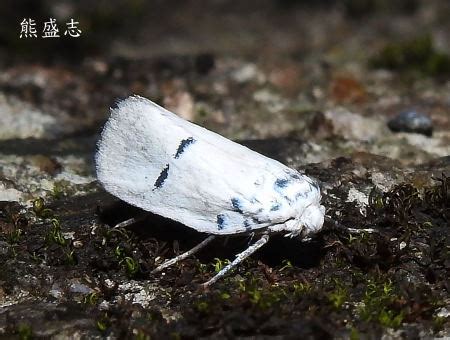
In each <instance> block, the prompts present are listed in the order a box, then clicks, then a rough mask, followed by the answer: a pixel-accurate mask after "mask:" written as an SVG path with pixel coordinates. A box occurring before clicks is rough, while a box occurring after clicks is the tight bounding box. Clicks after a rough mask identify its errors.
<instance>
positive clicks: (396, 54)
mask: <svg viewBox="0 0 450 340" xmlns="http://www.w3.org/2000/svg"><path fill="white" fill-rule="evenodd" d="M369 64H370V66H372V67H374V68H387V69H390V70H396V71H402V72H414V73H419V74H422V75H424V76H433V77H434V76H443V75H449V74H450V56H448V55H447V54H444V53H441V52H439V51H436V49H435V48H434V46H433V40H432V38H431V36H430V35H428V34H427V35H423V36H420V37H416V38H414V39H412V40H409V41H405V42H398V43H390V44H388V45H386V46H385V47H384V48H383V49H382V50H381V51H380V52H379V53H378V54H377V55H376V56H374V57H373V58H371V59H370V61H369Z"/></svg>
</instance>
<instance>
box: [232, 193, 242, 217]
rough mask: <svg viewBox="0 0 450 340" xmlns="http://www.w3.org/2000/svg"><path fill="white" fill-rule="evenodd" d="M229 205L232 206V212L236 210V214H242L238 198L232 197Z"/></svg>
mask: <svg viewBox="0 0 450 340" xmlns="http://www.w3.org/2000/svg"><path fill="white" fill-rule="evenodd" d="M231 205H232V206H233V208H234V210H236V211H237V212H239V213H241V214H242V213H243V210H242V202H241V200H240V199H239V198H237V197H233V198H232V199H231Z"/></svg>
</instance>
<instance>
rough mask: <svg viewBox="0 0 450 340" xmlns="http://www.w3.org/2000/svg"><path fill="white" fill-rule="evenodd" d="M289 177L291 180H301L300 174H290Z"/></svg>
mask: <svg viewBox="0 0 450 340" xmlns="http://www.w3.org/2000/svg"><path fill="white" fill-rule="evenodd" d="M290 176H291V178H293V179H301V176H300V174H296V173H291V174H290Z"/></svg>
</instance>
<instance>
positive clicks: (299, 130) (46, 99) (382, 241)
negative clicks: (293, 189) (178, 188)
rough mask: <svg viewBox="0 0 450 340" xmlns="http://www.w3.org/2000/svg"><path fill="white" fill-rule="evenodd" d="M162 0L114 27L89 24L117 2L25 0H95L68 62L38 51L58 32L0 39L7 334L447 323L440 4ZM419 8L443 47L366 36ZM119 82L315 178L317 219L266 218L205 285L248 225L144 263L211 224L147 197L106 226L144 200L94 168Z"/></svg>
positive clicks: (1, 249) (242, 331)
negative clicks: (227, 268) (321, 211)
mask: <svg viewBox="0 0 450 340" xmlns="http://www.w3.org/2000/svg"><path fill="white" fill-rule="evenodd" d="M167 3H168V4H166V2H164V5H158V6H160V7H158V8H152V11H148V10H147V9H146V8H140V7H139V6H145V5H144V4H138V3H134V5H133V6H137V7H133V10H132V11H131V12H132V13H135V15H136V13H140V15H142V16H143V17H142V18H141V17H140V18H141V19H142V20H141V21H139V20H138V18H137V17H133V18H135V19H136V20H138V21H139V24H137V25H136V26H137V28H136V27H134V25H133V24H132V23H133V22H134V21H133V20H129V21H127V23H128V24H129V25H128V24H127V25H128V26H129V27H127V30H128V31H126V34H125V37H124V36H121V35H117V36H113V35H112V34H111V32H109V31H108V30H106V31H102V25H101V23H105V21H107V22H109V21H108V20H111V21H110V22H109V24H106V27H111V24H112V23H117V22H121V21H122V19H120V20H118V21H116V20H114V16H117V18H122V17H123V15H125V14H127V15H129V14H130V13H128V8H126V7H125V8H119V9H114V8H112V10H111V12H110V15H111V17H109V19H108V18H106V17H104V16H102V15H99V13H100V12H98V8H97V7H96V6H97V5H96V4H93V3H92V2H84V1H82V2H80V4H78V5H73V6H74V7H75V8H72V7H71V6H72V5H71V6H69V7H67V8H61V7H58V6H56V5H55V7H53V6H52V5H49V4H47V5H48V6H46V7H45V10H44V9H43V8H40V7H39V6H37V7H38V8H35V10H36V11H38V12H39V11H43V12H44V17H45V16H49V15H53V14H55V15H56V14H57V13H61V11H63V12H64V11H66V12H68V13H72V14H74V13H75V12H74V11H75V9H76V8H77V7H76V6H80V8H81V9H83V8H84V9H86V8H89V10H90V11H89V13H91V14H90V16H86V17H83V20H86V22H88V23H90V24H91V25H93V27H98V31H96V32H90V34H91V35H90V37H95V39H97V40H94V41H90V40H89V39H91V38H88V37H87V38H86V39H85V40H79V41H78V43H73V45H69V47H70V48H71V50H70V51H71V53H73V55H70V56H65V58H66V59H63V60H67V61H66V62H61V60H59V59H55V60H51V59H50V61H51V62H49V59H48V58H51V57H52V56H53V55H54V54H55V53H54V51H55V50H57V48H55V47H56V46H59V45H51V46H52V47H51V48H49V47H48V46H47V45H42V48H36V49H34V50H33V48H32V47H31V46H32V44H33V42H30V41H28V42H26V41H21V43H22V44H25V45H22V46H28V47H25V49H26V50H27V51H28V54H29V55H28V56H23V55H21V54H20V50H21V49H20V48H18V51H17V54H14V53H11V51H12V47H11V49H10V50H7V52H5V51H3V50H2V49H1V48H0V54H2V55H8V56H9V57H8V58H4V59H2V61H1V64H0V337H5V338H11V337H15V338H23V339H27V338H31V337H38V338H39V337H42V338H110V339H121V338H139V339H147V338H170V337H172V338H202V337H203V338H238V337H241V338H243V337H254V338H272V337H273V338H281V337H287V338H289V337H292V338H303V337H308V338H317V339H322V338H332V337H334V338H353V339H355V338H385V339H387V338H389V339H390V338H398V339H404V338H412V337H416V338H417V337H418V338H424V339H428V338H432V337H438V338H439V337H448V336H450V317H449V313H448V311H449V310H450V295H449V292H450V285H449V281H448V277H449V270H450V255H449V252H448V246H449V244H450V232H449V231H450V230H449V220H450V206H449V204H450V156H449V155H450V143H449V141H450V119H449V117H450V115H449V111H450V101H449V96H448V93H449V90H450V81H449V78H448V73H445V72H446V71H445V70H446V68H445V67H446V66H445V65H446V64H445V62H446V59H445V56H446V55H445V53H444V52H445V51H446V50H447V51H448V50H449V48H448V46H445V44H446V42H448V41H450V39H449V37H448V36H447V35H448V34H449V32H450V27H449V22H448V20H443V19H442V16H441V15H440V13H445V10H446V9H448V4H447V2H446V1H434V2H427V1H423V2H421V1H418V2H417V6H416V7H415V8H412V9H411V8H410V7H407V6H406V5H404V7H401V3H403V2H402V1H398V2H395V5H392V6H394V7H393V8H392V9H391V10H392V11H393V12H392V13H391V15H388V16H387V15H386V13H385V12H383V11H384V9H383V6H381V7H382V8H381V9H377V8H373V6H375V7H376V5H374V4H375V3H377V2H367V3H371V4H372V5H370V6H369V5H368V4H366V6H369V7H370V8H366V7H364V6H362V7H361V6H356V5H354V4H353V3H354V2H352V1H348V2H345V3H346V4H345V5H342V4H341V5H336V4H334V5H330V4H329V3H328V2H326V3H327V4H325V3H324V4H319V5H313V4H310V5H308V6H304V5H302V4H297V3H296V2H293V1H275V2H269V1H262V2H257V3H253V2H249V3H246V4H243V3H241V2H229V3H228V2H225V3H227V4H228V5H227V6H225V5H224V4H223V2H211V3H208V4H207V5H206V4H203V5H202V6H201V8H200V7H196V6H198V5H192V7H189V6H187V5H186V4H181V3H178V4H177V5H176V6H175V7H174V5H173V4H171V3H170V2H167ZM352 4H353V5H352ZM128 5H129V6H132V5H130V4H128ZM0 6H2V5H0ZM155 6H156V5H155ZM371 6H372V7H371ZM406 7H407V8H406ZM174 8H176V9H178V10H179V11H180V12H178V11H175V10H174ZM5 11H6V9H5ZM46 11H49V12H46ZM203 11H204V12H205V13H210V14H212V16H211V17H212V18H215V19H214V20H211V19H208V18H207V17H204V18H203V19H204V20H199V18H198V13H200V12H201V13H203ZM409 11H413V13H412V14H411V13H410V12H409ZM38 12H36V13H38ZM5 13H7V12H5ZM143 13H151V14H145V15H144V14H143ZM155 13H156V14H155ZM218 13H219V14H220V15H218ZM355 13H356V14H355ZM369 14H370V19H371V20H365V21H364V23H365V26H364V29H361V17H360V16H363V17H364V16H365V15H369ZM74 15H75V14H74ZM355 15H356V17H355ZM149 16H150V17H149ZM8 17H9V16H6V17H5V20H9V19H8ZM11 17H12V16H11ZM180 18H183V20H181V19H180ZM445 18H446V17H445V16H444V19H445ZM96 20H98V21H99V22H98V23H97V22H96ZM180 20H181V21H180ZM424 22H426V23H427V25H426V27H431V31H432V32H431V35H432V36H433V39H434V40H435V41H436V44H435V45H436V46H438V47H439V46H440V47H441V48H442V50H443V51H444V52H439V51H436V48H437V47H434V46H429V44H430V41H429V39H424V38H422V39H418V40H417V41H416V40H414V41H413V42H411V43H408V44H401V46H394V47H392V46H391V45H387V48H385V49H384V50H383V49H382V50H381V52H380V53H378V52H379V51H380V50H379V49H380V48H381V46H383V45H385V43H388V42H389V43H391V44H392V42H390V41H386V40H387V36H388V35H389V34H386V32H390V34H391V35H393V36H399V37H401V38H402V39H403V37H404V36H405V34H408V35H414V34H416V33H417V32H416V30H417V28H422V27H423V26H424V25H423V23H424ZM15 24H17V23H15ZM95 24H98V25H97V26H96V25H95ZM5 27H9V26H8V25H6V24H5ZM379 27H384V29H385V30H386V32H384V31H383V32H381V31H380V30H379ZM162 28H164V32H162V31H161V29H162ZM132 30H133V31H132ZM134 30H136V31H134ZM118 31H119V30H118ZM132 32H133V34H135V36H136V40H137V41H131V40H130V39H129V37H130V36H131V35H132V34H131V33H132ZM181 32H184V33H183V34H181ZM299 32H302V36H303V37H304V39H303V38H302V39H299ZM16 33H17V32H14V34H16ZM2 34H3V33H2ZM133 36H134V35H133ZM15 37H16V36H15V35H14V38H13V41H14V44H13V45H12V46H17V41H16V40H17V39H16V40H14V39H15ZM212 37H214V39H213V38H212ZM2 38H3V40H2V41H5V42H8V41H11V39H12V38H11V37H10V36H2ZM108 39H109V40H108ZM41 41H42V40H38V42H41ZM266 42H270V43H266ZM36 43H37V42H36ZM57 43H58V42H55V44H57ZM59 43H63V42H62V41H61V42H59ZM66 43H68V42H67V41H66ZM419 43H420V45H419V47H420V48H417V44H419ZM26 44H30V45H26ZM97 45H98V46H97ZM441 45H443V47H442V46H441ZM93 46H97V47H101V48H102V49H104V51H103V53H100V54H96V53H93V50H92V48H93ZM361 46H365V48H363V49H362V48H361ZM66 47H67V46H66ZM47 48H49V50H47ZM32 50H33V51H32ZM94 50H95V49H94ZM62 51H63V50H61V53H62ZM85 51H89V53H91V54H92V55H95V57H93V56H92V55H91V54H89V55H83V53H85ZM411 51H415V52H414V53H416V52H417V51H419V52H420V51H421V52H420V53H422V54H426V55H416V54H417V53H416V54H414V53H413V55H412V57H414V58H413V59H414V60H413V62H412V65H416V66H417V65H421V61H420V60H427V67H426V68H422V67H421V68H420V70H419V72H418V73H417V72H415V70H414V69H411V66H408V67H404V65H403V64H401V62H402V60H404V56H405V55H408V56H410V57H411ZM394 52H395V53H394ZM33 53H35V54H33ZM41 53H42V54H41ZM420 53H419V54H420ZM78 56H80V58H79V59H78V58H77V57H78ZM286 56H289V57H286ZM374 56H376V58H375V59H374V60H376V62H370V60H372V58H373V57H374ZM398 56H400V57H398ZM412 57H411V58H412ZM33 58H38V59H39V58H43V59H44V61H45V62H44V61H42V62H40V63H36V62H35V61H34V59H33ZM383 58H384V59H383ZM392 58H394V59H395V58H396V59H395V60H394V61H395V63H394V62H392V60H393V59H392ZM377 65H378V66H377ZM380 65H385V66H386V65H388V66H390V67H387V66H386V67H385V68H384V69H380V68H379V66H380ZM439 65H440V66H439ZM374 66H375V68H374ZM394 66H395V67H394ZM427 70H428V71H429V73H425V74H424V72H426V71H427ZM436 70H438V71H439V72H437V71H436ZM446 77H447V78H446ZM132 93H136V94H140V95H142V96H145V97H149V98H152V99H153V100H156V101H158V102H159V103H165V104H166V105H168V106H170V107H171V108H173V109H174V110H176V111H179V112H178V113H179V114H180V115H183V116H184V117H185V118H188V119H190V120H193V121H195V122H197V123H198V124H200V125H202V126H205V127H207V128H209V129H212V130H214V131H217V132H219V133H221V134H223V135H225V136H227V137H229V138H232V139H236V140H240V141H241V143H242V144H244V145H246V146H248V147H250V148H252V149H254V150H256V151H258V152H261V153H263V154H265V155H267V156H269V157H272V158H275V159H278V160H279V161H281V162H283V163H285V164H287V165H288V166H290V167H293V168H296V169H298V170H300V171H303V172H305V173H306V174H308V175H309V176H312V177H315V178H316V179H317V180H318V181H319V182H320V184H321V188H322V193H323V204H324V205H325V207H326V209H327V213H326V214H327V220H326V223H325V225H324V228H323V231H322V232H320V233H319V234H318V235H316V236H315V237H313V238H312V239H310V240H303V241H302V240H299V239H287V238H284V237H282V235H278V236H274V237H273V238H272V240H271V241H270V242H269V244H268V245H266V246H265V247H264V248H262V249H261V251H259V252H258V253H256V254H255V255H254V256H252V257H251V258H250V259H248V260H247V261H245V262H244V263H243V264H242V265H241V266H239V267H238V268H237V269H236V270H235V271H234V272H233V273H231V274H230V275H229V276H228V277H226V278H225V279H224V280H222V281H219V282H218V283H217V284H216V285H215V286H213V287H211V289H210V290H208V291H203V290H201V289H200V288H199V284H200V283H202V282H205V281H206V280H208V279H209V278H211V277H212V276H213V275H214V274H215V273H216V272H217V271H218V270H219V269H220V268H222V267H223V266H224V264H226V259H229V260H232V259H233V258H234V255H235V254H236V253H238V252H239V251H241V250H242V249H244V248H246V247H247V246H248V243H249V242H251V240H249V237H248V236H239V237H234V238H230V239H229V240H228V241H225V240H221V239H220V240H216V241H214V243H213V244H211V245H210V246H208V247H207V248H206V249H205V250H203V251H201V252H200V253H199V254H198V255H197V256H195V257H192V258H189V259H187V260H185V261H183V262H181V263H179V264H177V265H175V266H173V267H172V268H170V269H168V270H165V271H164V272H163V273H160V274H157V275H155V274H152V273H151V271H152V269H153V268H155V266H156V265H158V264H159V263H161V262H162V261H163V260H164V259H167V258H171V257H173V256H175V255H176V254H178V253H179V252H181V251H184V250H186V249H189V248H191V247H192V246H194V245H195V244H197V243H198V242H200V241H201V240H202V239H204V237H205V235H201V234H199V233H197V232H195V231H193V230H191V229H189V228H187V227H186V226H183V225H179V224H177V223H174V222H172V221H169V220H167V219H164V218H162V217H159V216H156V215H151V214H150V215H148V216H147V215H146V216H145V219H144V220H142V221H140V222H137V223H136V224H133V225H131V226H128V227H126V228H123V227H120V228H113V227H114V226H115V225H116V224H117V223H119V222H121V221H124V220H126V219H128V218H130V217H136V216H141V215H142V211H140V210H139V209H136V208H134V207H131V206H128V205H127V204H125V203H123V202H121V201H119V200H117V199H116V198H114V197H112V196H111V195H109V194H108V193H106V192H105V191H104V190H103V189H102V188H101V187H100V186H99V184H98V183H97V181H96V179H95V168H94V164H93V156H94V153H95V148H96V146H95V145H96V141H97V139H98V137H99V131H100V130H101V126H102V124H103V123H104V121H105V120H106V118H107V116H108V108H109V107H110V106H113V105H114V102H115V101H116V100H119V99H120V98H124V97H126V96H128V95H129V94H132ZM409 107H418V108H426V109H424V110H423V112H427V114H428V115H429V117H430V119H431V120H432V121H433V134H432V135H431V133H428V132H427V131H428V130H427V129H425V130H420V131H418V130H417V129H416V130H414V131H415V132H421V133H424V134H425V135H427V136H425V135H422V134H417V133H409V132H410V130H408V129H406V131H405V130H404V129H403V130H402V131H405V132H399V133H393V132H392V131H390V130H389V129H388V127H387V126H386V122H387V121H388V120H389V119H390V118H391V117H393V116H395V114H396V113H398V112H402V111H404V110H405V109H407V108H409ZM413 120H414V119H413ZM422 122H423V120H422ZM421 126H423V124H422V125H421ZM429 128H431V127H430V126H429ZM400 130H401V129H400Z"/></svg>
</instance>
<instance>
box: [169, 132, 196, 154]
mask: <svg viewBox="0 0 450 340" xmlns="http://www.w3.org/2000/svg"><path fill="white" fill-rule="evenodd" d="M195 141H196V140H195V139H194V138H193V137H189V138H186V139H183V140H182V141H181V142H180V145H178V149H177V152H176V153H175V156H174V157H175V158H180V156H181V154H182V153H183V152H184V151H185V150H186V148H187V147H188V146H189V145H191V144H193V143H195Z"/></svg>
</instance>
